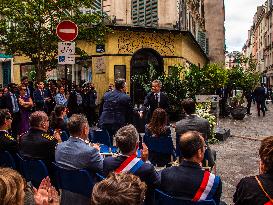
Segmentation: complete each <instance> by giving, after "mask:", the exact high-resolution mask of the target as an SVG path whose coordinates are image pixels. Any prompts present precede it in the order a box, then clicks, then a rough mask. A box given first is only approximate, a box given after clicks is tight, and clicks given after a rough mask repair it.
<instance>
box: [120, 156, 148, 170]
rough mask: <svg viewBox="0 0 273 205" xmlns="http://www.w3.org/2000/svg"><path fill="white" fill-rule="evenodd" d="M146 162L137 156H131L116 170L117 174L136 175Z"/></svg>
mask: <svg viewBox="0 0 273 205" xmlns="http://www.w3.org/2000/svg"><path fill="white" fill-rule="evenodd" d="M143 164H144V162H143V161H142V160H141V159H140V158H137V156H136V155H135V154H134V155H131V156H130V157H128V158H127V159H126V160H125V161H124V162H123V163H122V164H121V165H120V167H119V168H117V169H116V171H115V172H116V173H123V172H125V173H128V172H129V173H132V174H134V173H135V172H136V171H137V170H138V169H139V168H140V167H141V166H142V165H143Z"/></svg>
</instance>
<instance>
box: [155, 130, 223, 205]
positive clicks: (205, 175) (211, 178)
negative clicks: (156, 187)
mask: <svg viewBox="0 0 273 205" xmlns="http://www.w3.org/2000/svg"><path fill="white" fill-rule="evenodd" d="M179 148H180V151H181V153H182V154H183V156H184V160H183V161H182V163H181V164H180V165H179V166H174V167H169V168H166V169H164V170H163V171H162V173H161V186H160V189H161V190H162V191H164V192H166V193H167V194H169V195H171V196H175V197H180V198H185V199H189V200H192V201H195V202H197V201H202V200H211V199H213V200H214V201H215V202H216V204H217V205H218V204H219V203H220V197H221V193H222V182H221V179H220V177H219V176H215V175H214V174H212V173H210V172H209V171H205V170H203V169H202V167H201V166H200V164H201V162H202V161H203V159H204V154H205V149H206V143H205V140H204V138H203V137H202V136H201V133H199V132H197V131H189V132H186V133H184V134H183V135H182V136H181V138H180V140H179Z"/></svg>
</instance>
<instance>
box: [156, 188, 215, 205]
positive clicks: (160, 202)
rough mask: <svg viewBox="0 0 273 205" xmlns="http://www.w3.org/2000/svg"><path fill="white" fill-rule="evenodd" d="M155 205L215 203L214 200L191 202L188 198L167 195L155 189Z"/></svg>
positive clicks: (208, 204)
mask: <svg viewBox="0 0 273 205" xmlns="http://www.w3.org/2000/svg"><path fill="white" fill-rule="evenodd" d="M154 200H155V205H216V203H215V201H214V200H206V201H198V202H193V201H191V200H190V199H183V198H177V197H172V196H169V195H168V194H166V193H164V192H162V191H160V190H158V189H156V190H155V194H154Z"/></svg>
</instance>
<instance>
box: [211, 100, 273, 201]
mask: <svg viewBox="0 0 273 205" xmlns="http://www.w3.org/2000/svg"><path fill="white" fill-rule="evenodd" d="M254 106H255V105H254ZM254 106H253V104H252V110H251V111H252V115H250V116H247V117H246V118H245V119H244V120H241V121H237V120H233V119H232V118H225V119H221V120H220V127H222V128H228V129H230V131H231V135H233V136H234V137H230V138H228V139H227V140H226V141H224V142H220V143H218V144H215V145H211V147H212V148H213V149H215V150H216V151H217V175H220V176H221V178H222V181H223V194H222V200H223V201H225V202H226V203H227V204H228V205H231V204H233V203H232V197H233V194H234V192H235V189H236V185H237V184H238V182H239V181H240V179H241V178H243V177H244V176H249V175H255V174H258V167H259V165H258V163H259V156H258V149H259V146H260V140H261V139H263V138H264V137H267V136H272V135H273V126H272V118H273V105H272V104H271V103H270V104H268V105H267V107H268V111H267V112H266V116H265V117H258V116H257V111H256V109H255V107H254ZM242 137H243V138H242Z"/></svg>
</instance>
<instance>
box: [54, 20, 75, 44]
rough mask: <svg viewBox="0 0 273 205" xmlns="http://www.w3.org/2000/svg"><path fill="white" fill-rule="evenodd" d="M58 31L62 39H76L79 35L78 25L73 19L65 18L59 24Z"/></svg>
mask: <svg viewBox="0 0 273 205" xmlns="http://www.w3.org/2000/svg"><path fill="white" fill-rule="evenodd" d="M56 33H57V36H58V37H59V38H60V39H61V40H62V41H74V40H75V39H76V38H77V36H78V26H77V24H75V23H74V22H73V21H69V20H65V21H62V22H60V23H59V24H58V25H57V28H56Z"/></svg>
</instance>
